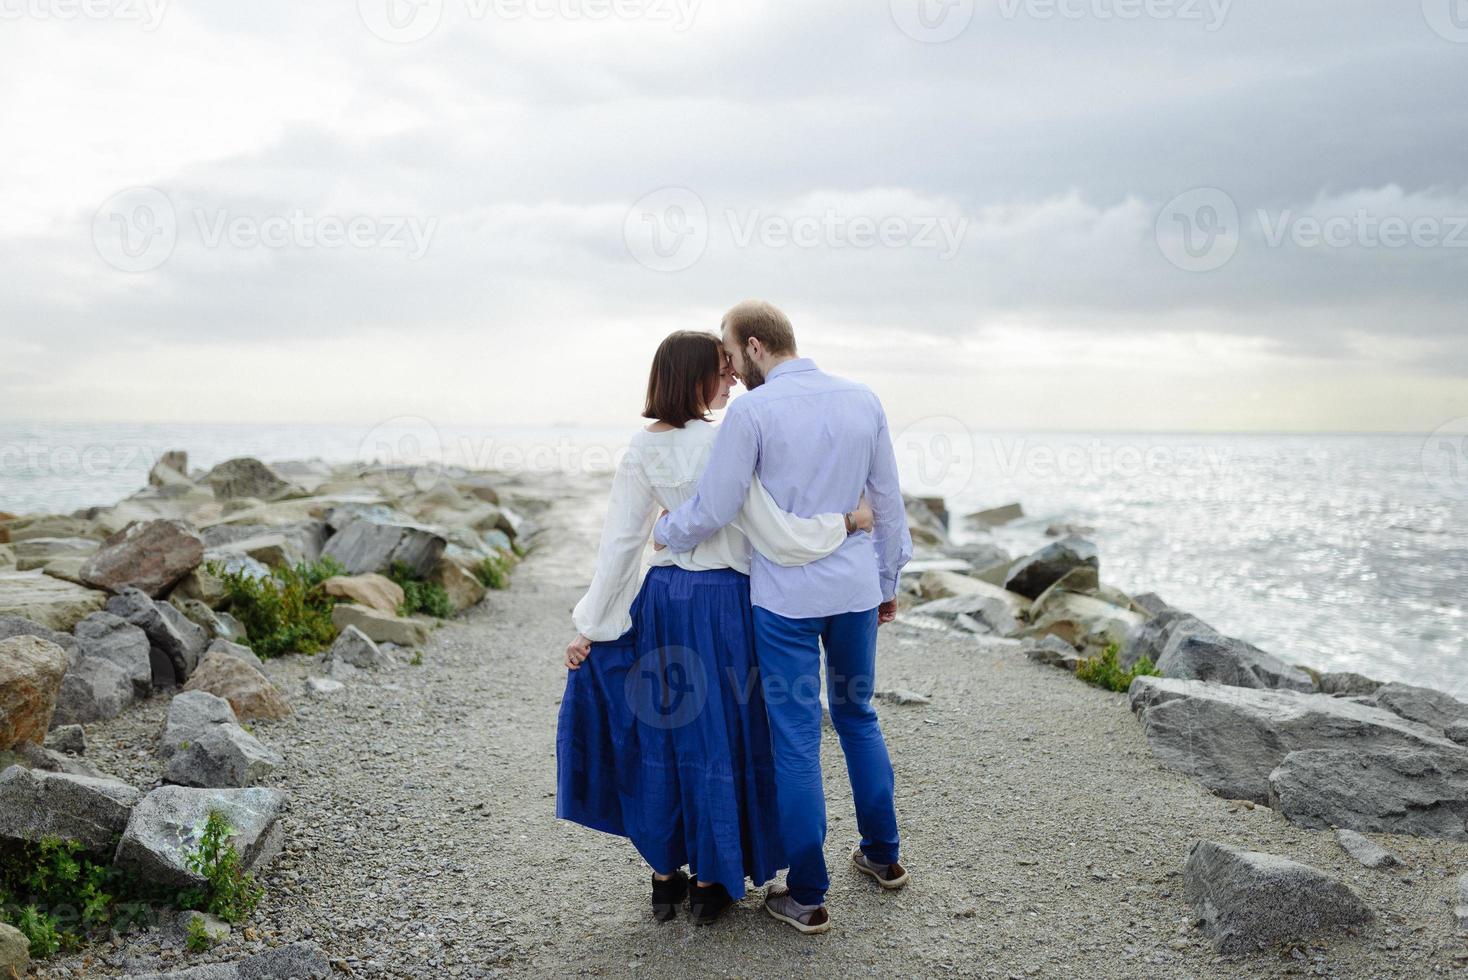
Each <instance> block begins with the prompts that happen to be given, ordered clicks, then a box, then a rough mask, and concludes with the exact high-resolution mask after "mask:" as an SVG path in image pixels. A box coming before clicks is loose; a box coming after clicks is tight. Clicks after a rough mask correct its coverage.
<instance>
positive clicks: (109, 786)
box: [0, 766, 143, 852]
mask: <svg viewBox="0 0 1468 980" xmlns="http://www.w3.org/2000/svg"><path fill="white" fill-rule="evenodd" d="M142 795H143V794H141V793H139V792H138V791H137V790H136V789H134V788H133V787H131V786H129V785H128V784H127V783H124V782H121V781H120V780H116V779H99V778H95V777H91V776H72V775H68V774H66V773H59V772H45V771H43V770H35V769H26V768H23V767H21V766H11V767H10V768H8V769H6V770H5V771H4V772H0V838H3V839H6V840H19V841H30V842H33V843H35V842H39V841H40V840H41V838H43V837H46V836H56V837H60V838H62V839H63V840H74V841H78V842H79V843H80V844H81V845H82V846H83V847H85V848H86V849H87V850H89V851H98V852H105V851H108V850H110V849H111V848H112V846H113V844H114V843H116V841H117V836H118V835H119V834H121V833H122V831H123V828H124V827H126V826H127V820H128V817H129V816H130V815H131V814H132V809H133V806H134V805H136V804H137V802H138V800H139V799H141V798H142Z"/></svg>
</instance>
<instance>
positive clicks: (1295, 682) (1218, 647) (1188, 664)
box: [1156, 617, 1315, 692]
mask: <svg viewBox="0 0 1468 980" xmlns="http://www.w3.org/2000/svg"><path fill="white" fill-rule="evenodd" d="M1156 663H1157V669H1158V671H1160V672H1161V674H1162V676H1163V677H1173V678H1177V679H1178V680H1189V681H1210V682H1212V683H1215V684H1227V685H1230V686H1232V687H1255V688H1279V689H1284V690H1290V691H1302V692H1312V691H1314V690H1315V682H1314V681H1313V680H1311V679H1310V675H1308V674H1306V673H1305V672H1304V671H1302V670H1299V669H1297V668H1295V667H1291V666H1290V665H1288V664H1286V663H1285V662H1284V661H1283V660H1280V659H1279V658H1278V657H1274V656H1271V655H1270V654H1268V653H1265V652H1264V651H1263V650H1261V649H1259V648H1258V647H1256V646H1252V645H1250V644H1248V643H1245V642H1244V641H1243V640H1238V639H1234V638H1233V637H1230V636H1224V635H1223V634H1222V633H1219V632H1218V631H1217V630H1215V629H1213V628H1212V627H1211V626H1209V625H1208V624H1207V623H1204V622H1202V621H1201V620H1199V619H1196V618H1193V617H1188V618H1187V619H1183V620H1179V621H1177V622H1175V623H1174V624H1173V626H1172V627H1171V630H1170V633H1169V635H1168V638H1167V646H1166V647H1165V648H1164V650H1163V651H1162V656H1161V657H1160V658H1159V659H1158V660H1157V662H1156Z"/></svg>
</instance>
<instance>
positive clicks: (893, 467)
mask: <svg viewBox="0 0 1468 980" xmlns="http://www.w3.org/2000/svg"><path fill="white" fill-rule="evenodd" d="M877 418H878V426H877V440H876V442H875V443H874V444H873V447H872V466H871V470H870V471H869V473H868V475H867V503H869V504H871V506H872V513H873V514H874V515H875V517H876V522H877V526H876V529H875V530H874V531H873V533H872V544H873V546H874V547H875V548H876V551H877V572H878V576H879V579H880V581H881V585H882V601H883V602H890V601H891V600H893V599H895V598H897V579H898V577H899V576H901V574H902V569H903V566H905V565H906V564H907V563H908V562H909V561H910V560H911V559H912V534H911V532H909V531H908V529H907V508H906V507H905V506H904V505H903V502H902V487H901V486H900V484H899V483H898V480H897V454H896V453H894V452H893V451H892V436H891V433H889V432H888V431H887V413H886V412H885V411H883V410H882V407H881V405H878V406H877Z"/></svg>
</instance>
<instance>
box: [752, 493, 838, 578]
mask: <svg viewBox="0 0 1468 980" xmlns="http://www.w3.org/2000/svg"><path fill="white" fill-rule="evenodd" d="M733 526H734V527H735V528H737V529H738V530H739V531H740V532H742V533H743V534H744V536H745V537H746V538H748V539H749V543H750V544H752V545H754V547H755V550H756V551H758V552H759V553H760V554H762V555H764V556H765V557H766V558H768V559H769V560H770V561H772V562H774V563H775V564H776V565H805V564H808V563H810V562H813V561H817V560H819V559H821V558H824V557H826V556H827V555H829V554H830V553H831V552H833V551H835V550H836V549H837V548H839V547H841V545H842V544H844V543H845V541H846V515H845V514H818V515H816V516H815V517H798V516H796V515H795V514H792V513H790V512H789V511H786V510H781V509H780V505H779V504H777V503H775V498H774V497H771V496H770V492H769V491H768V490H766V489H765V485H764V484H763V483H761V482H760V481H759V478H758V477H756V478H755V479H754V480H752V481H750V484H749V495H748V496H747V497H746V498H745V501H744V507H743V508H741V509H740V511H739V515H738V516H737V517H735V519H734V521H733Z"/></svg>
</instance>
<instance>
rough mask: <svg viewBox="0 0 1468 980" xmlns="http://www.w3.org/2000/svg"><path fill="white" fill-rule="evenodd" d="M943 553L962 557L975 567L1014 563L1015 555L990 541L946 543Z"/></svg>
mask: <svg viewBox="0 0 1468 980" xmlns="http://www.w3.org/2000/svg"><path fill="white" fill-rule="evenodd" d="M943 554H945V555H947V556H948V557H950V558H959V559H962V560H963V561H966V562H968V563H969V564H970V565H972V566H973V567H974V568H993V567H994V566H995V565H1005V566H1009V565H1012V564H1014V556H1013V555H1011V554H1010V553H1009V552H1007V551H1005V550H1004V549H1003V548H1001V547H999V546H998V545H997V544H994V543H992V542H990V541H974V542H970V543H969V544H951V545H945V546H944V547H943Z"/></svg>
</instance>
